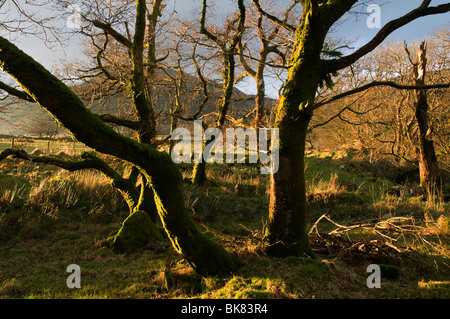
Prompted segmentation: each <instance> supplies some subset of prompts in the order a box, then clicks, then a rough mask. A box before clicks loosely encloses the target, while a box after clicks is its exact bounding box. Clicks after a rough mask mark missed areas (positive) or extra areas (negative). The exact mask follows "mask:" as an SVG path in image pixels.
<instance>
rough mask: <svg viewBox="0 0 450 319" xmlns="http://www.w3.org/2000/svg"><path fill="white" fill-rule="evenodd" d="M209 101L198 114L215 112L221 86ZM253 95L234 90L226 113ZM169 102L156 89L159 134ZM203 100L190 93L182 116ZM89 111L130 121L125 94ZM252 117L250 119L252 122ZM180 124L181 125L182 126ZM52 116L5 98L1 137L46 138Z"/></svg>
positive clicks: (243, 109) (165, 128)
mask: <svg viewBox="0 0 450 319" xmlns="http://www.w3.org/2000/svg"><path fill="white" fill-rule="evenodd" d="M195 80H196V79H194V78H192V81H191V79H189V80H188V81H187V82H194V81H195ZM208 90H209V92H210V95H211V96H210V98H209V100H208V103H207V104H206V105H205V106H204V108H203V110H202V112H201V113H200V115H204V114H209V113H212V112H215V111H216V109H217V105H218V103H219V101H220V100H219V97H220V96H221V93H222V88H221V87H220V85H218V86H217V85H213V84H211V85H210V86H209V88H208ZM253 97H254V96H251V95H247V94H245V93H243V92H242V91H240V90H238V89H235V92H234V94H233V99H235V100H241V101H235V102H233V103H231V105H230V109H229V112H228V114H229V115H231V116H233V117H236V118H239V117H242V116H244V115H246V114H248V113H249V112H250V111H252V110H253V109H254V107H255V101H254V99H251V98H253ZM171 100H173V99H172V98H171V96H170V92H169V88H168V87H167V86H156V89H155V98H154V103H153V107H154V109H155V112H156V114H159V122H158V127H157V129H158V134H168V133H169V128H170V115H169V114H170V107H171ZM202 100H203V92H202V91H193V92H191V93H189V94H188V95H187V96H186V97H185V98H184V100H183V103H184V106H185V110H184V111H183V113H182V114H183V116H184V117H190V116H192V115H193V114H194V113H195V112H196V111H197V110H198V107H199V105H200V103H201V102H202ZM275 103H276V101H275V100H273V99H269V98H268V99H267V102H266V108H268V109H271V108H272V107H273V106H274V105H275ZM91 110H92V111H93V112H94V113H96V114H112V115H116V116H123V117H128V118H130V119H132V118H133V117H132V116H133V112H132V111H133V106H132V104H131V100H130V98H129V97H127V96H126V94H124V93H120V94H116V95H114V96H112V97H109V98H108V99H105V100H101V101H96V102H94V103H93V104H92V107H91ZM251 118H252V117H250V120H251ZM183 122H184V121H180V125H183V124H184V125H185V124H188V123H183ZM53 123H54V121H53V119H52V117H51V115H50V114H49V113H48V112H47V111H45V110H42V109H41V108H40V107H39V106H38V105H37V104H34V103H29V102H25V101H21V100H18V99H16V98H8V99H6V100H3V101H0V135H12V136H23V135H25V136H37V135H40V134H42V135H46V134H45V133H42V131H46V130H47V131H54V130H55V129H56V125H54V124H53ZM67 134H68V133H67V132H66V131H65V130H64V129H59V130H58V135H67Z"/></svg>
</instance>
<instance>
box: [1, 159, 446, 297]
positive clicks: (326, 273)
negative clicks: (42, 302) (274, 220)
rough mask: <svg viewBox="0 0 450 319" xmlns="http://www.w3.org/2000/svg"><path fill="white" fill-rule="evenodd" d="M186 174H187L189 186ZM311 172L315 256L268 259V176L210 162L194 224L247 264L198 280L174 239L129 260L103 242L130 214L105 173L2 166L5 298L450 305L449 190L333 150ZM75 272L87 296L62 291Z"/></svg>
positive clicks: (194, 198)
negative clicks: (422, 189)
mask: <svg viewBox="0 0 450 319" xmlns="http://www.w3.org/2000/svg"><path fill="white" fill-rule="evenodd" d="M191 169H192V168H191V167H190V166H189V165H184V166H182V170H183V175H184V176H185V177H186V180H187V179H188V177H189V175H190V172H191ZM306 175H307V181H308V202H309V220H310V227H311V234H310V236H311V244H312V246H313V250H314V251H315V253H316V257H315V258H301V257H300V258H294V257H290V258H284V259H277V258H271V257H268V256H266V255H265V254H264V252H263V251H262V249H261V246H262V239H263V232H264V226H265V224H266V220H267V216H268V200H269V197H268V192H267V189H268V177H267V176H264V175H260V174H259V173H258V168H257V167H255V166H249V165H247V166H246V165H216V164H212V165H209V166H208V178H209V182H208V184H207V185H206V186H204V187H196V186H192V185H190V184H189V183H188V182H186V203H187V205H188V206H189V207H190V208H191V210H192V212H193V214H194V218H195V220H196V221H197V222H198V223H199V225H198V227H200V228H201V229H203V230H204V231H205V232H207V233H208V234H209V235H210V236H212V237H215V240H217V241H219V242H220V243H221V244H223V245H224V246H225V247H226V248H227V249H229V250H230V251H232V252H234V253H236V254H237V255H238V257H239V258H240V260H241V261H242V263H243V266H242V268H240V269H239V270H238V271H236V273H234V274H233V275H230V276H227V277H210V278H201V277H199V276H197V275H196V274H194V273H193V272H192V271H191V270H190V268H189V267H187V266H186V265H185V264H184V262H183V261H182V260H177V258H176V257H173V258H172V259H170V260H168V256H169V252H170V246H169V245H168V243H167V242H162V243H161V244H160V245H158V246H157V247H155V246H153V247H146V248H144V249H142V250H139V251H138V252H134V253H129V254H117V253H115V252H114V251H112V250H111V249H110V248H109V247H107V246H106V245H105V243H106V238H107V237H109V236H110V235H111V234H114V232H116V231H117V229H118V228H119V227H120V224H121V223H122V221H123V220H124V219H125V218H126V217H127V212H126V209H125V205H124V203H123V201H122V200H121V198H120V195H119V194H117V192H116V191H115V190H114V189H112V188H111V187H110V186H109V185H108V184H107V183H106V182H105V181H104V180H103V179H102V177H101V176H99V175H97V174H95V173H93V172H78V173H66V172H63V171H60V170H58V169H54V168H49V167H44V166H42V165H41V166H37V165H35V164H30V163H24V162H21V161H19V160H6V161H4V162H3V163H0V298H6V299H10V298H13V299H15V298H19V299H20V298H52V299H53V298H58V299H66V298H67V299H71V298H95V299H97V298H151V299H155V298H210V299H215V298H257V299H266V298H295V299H303V298H306V299H311V298H319V299H320V298H327V299H328V298H350V299H353V298H358V299H361V298H362V299H373V298H377V299H385V298H389V299H391V298H400V299H409V298H426V299H428V298H440V299H442V298H450V213H449V212H450V204H449V202H448V197H446V196H448V194H446V193H445V192H446V189H448V187H447V188H446V187H445V185H443V186H442V187H441V189H439V190H434V191H433V192H432V193H433V196H431V197H429V198H424V196H423V195H420V194H417V193H416V192H415V191H414V189H415V186H414V185H415V182H416V180H415V179H416V177H417V172H416V171H415V170H414V169H406V168H403V169H399V168H395V167H393V166H391V165H388V164H387V163H384V162H379V163H368V162H366V161H362V160H357V159H355V158H351V156H350V157H349V156H347V154H338V153H326V152H315V153H311V154H309V155H308V156H307V169H306ZM410 189H413V191H410ZM400 190H402V194H403V195H404V193H405V190H408V192H409V194H407V195H404V196H403V197H399V196H398V195H399V194H400ZM70 264H77V265H79V266H80V267H81V288H80V289H69V288H68V287H67V285H66V279H67V277H68V276H69V274H68V273H67V272H66V268H67V266H68V265H70ZM370 264H378V265H380V267H381V269H382V276H381V288H380V289H370V288H368V287H367V278H368V277H369V275H370V273H368V272H367V267H368V266H369V265H370ZM167 265H170V267H169V268H170V269H168V267H167ZM165 270H166V271H171V273H172V278H173V282H172V284H171V285H170V286H169V287H168V286H167V284H166V281H165V276H164V271H165Z"/></svg>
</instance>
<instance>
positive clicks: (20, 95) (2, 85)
mask: <svg viewBox="0 0 450 319" xmlns="http://www.w3.org/2000/svg"><path fill="white" fill-rule="evenodd" d="M0 90H3V91H5V92H6V93H8V94H10V95H13V96H15V97H17V98H19V99H21V100H24V101H28V102H33V103H34V102H36V101H35V100H33V98H32V97H31V96H30V95H28V93H26V92H24V91H20V90H18V89H16V88H13V87H12V86H9V85H8V84H6V83H4V82H1V81H0Z"/></svg>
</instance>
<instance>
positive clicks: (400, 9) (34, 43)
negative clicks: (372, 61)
mask: <svg viewBox="0 0 450 319" xmlns="http://www.w3.org/2000/svg"><path fill="white" fill-rule="evenodd" d="M21 1H23V0H21ZM19 2H20V1H19ZM210 2H211V4H212V3H214V0H210ZM215 2H216V4H215V6H214V10H215V14H216V16H217V18H218V19H221V18H223V17H225V16H226V15H227V13H228V12H230V10H234V9H235V8H236V0H220V1H219V0H215ZM274 2H275V3H278V4H280V5H283V4H286V3H287V1H286V0H274ZM361 2H364V1H360V3H361ZM421 2H422V0H390V1H387V0H374V1H372V2H371V3H375V4H378V5H380V6H381V26H383V25H384V24H386V23H387V22H389V21H390V20H392V19H395V18H397V17H400V16H402V15H404V14H405V13H407V12H409V11H411V10H412V9H414V8H415V7H417V6H418V5H420V3H421ZM201 3H202V1H201V0H168V5H167V8H166V10H172V8H175V10H176V11H177V12H178V14H179V15H181V16H183V17H189V16H192V15H193V14H195V12H199V10H200V7H201ZM444 3H448V1H443V0H433V1H432V2H431V5H432V6H435V5H439V4H444ZM299 7H301V6H300V5H299ZM360 10H361V9H360ZM366 21H367V16H364V15H359V16H358V18H356V17H355V15H348V16H347V17H344V19H343V21H342V23H341V24H339V25H338V26H337V27H336V32H335V33H333V35H335V36H336V37H345V38H346V39H347V40H354V41H355V42H354V43H353V46H356V47H357V46H360V45H363V44H364V43H366V42H367V41H369V40H370V39H371V38H372V37H373V36H374V35H375V34H376V32H378V29H370V28H368V26H367V23H366ZM444 25H447V26H450V13H446V14H440V15H433V16H431V17H425V18H420V19H418V20H416V21H414V22H412V23H410V24H408V25H406V26H404V27H402V28H401V29H399V30H397V31H395V32H394V33H393V34H392V35H391V36H390V37H389V38H388V40H390V41H401V42H403V41H404V40H406V41H413V40H422V39H423V38H425V37H427V35H429V34H430V33H431V32H432V31H433V29H435V28H438V27H442V26H444ZM15 43H16V44H17V45H18V46H19V47H20V48H21V49H22V50H24V51H25V52H27V53H28V54H30V55H31V56H33V57H34V58H35V59H36V60H38V61H39V62H41V63H42V64H44V66H46V67H47V68H51V67H52V65H55V64H57V63H59V61H60V59H65V58H69V59H70V58H73V57H75V58H76V57H81V54H80V51H79V48H80V46H79V40H77V39H75V38H74V39H72V40H71V41H70V42H69V44H68V45H67V46H66V48H65V50H61V48H59V47H57V48H54V50H49V49H48V48H46V47H45V46H44V45H42V43H41V41H40V40H39V39H36V38H34V37H27V38H19V39H18V40H17V41H15Z"/></svg>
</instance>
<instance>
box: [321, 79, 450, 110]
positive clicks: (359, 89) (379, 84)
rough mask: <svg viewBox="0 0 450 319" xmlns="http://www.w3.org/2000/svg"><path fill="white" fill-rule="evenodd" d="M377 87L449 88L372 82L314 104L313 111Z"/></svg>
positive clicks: (402, 88)
mask: <svg viewBox="0 0 450 319" xmlns="http://www.w3.org/2000/svg"><path fill="white" fill-rule="evenodd" d="M377 86H390V87H392V88H394V89H398V90H429V89H445V88H449V87H450V83H447V84H431V85H401V84H398V83H395V82H393V81H373V82H371V83H369V84H366V85H363V86H361V87H359V88H355V89H353V90H349V91H347V92H344V93H341V94H338V95H335V96H333V97H331V98H329V99H327V100H325V101H321V102H318V103H315V104H314V106H313V109H314V110H316V109H318V108H319V107H322V106H324V105H325V104H329V103H331V102H334V101H337V100H339V99H342V98H344V97H347V96H350V95H353V94H356V93H359V92H363V91H365V90H368V89H370V88H373V87H377Z"/></svg>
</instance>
